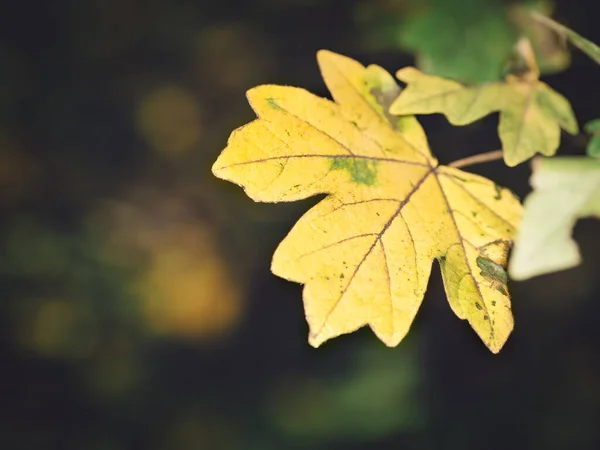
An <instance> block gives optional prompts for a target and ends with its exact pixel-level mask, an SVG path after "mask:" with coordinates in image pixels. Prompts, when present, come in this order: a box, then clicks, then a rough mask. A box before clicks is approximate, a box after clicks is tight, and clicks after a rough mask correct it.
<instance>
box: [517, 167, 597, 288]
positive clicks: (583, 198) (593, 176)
mask: <svg viewBox="0 0 600 450" xmlns="http://www.w3.org/2000/svg"><path fill="white" fill-rule="evenodd" d="M535 166H536V167H535V170H534V174H533V176H532V178H531V185H532V186H533V189H534V191H533V193H532V194H531V195H529V196H528V197H527V199H526V200H525V213H524V217H523V222H522V224H521V226H520V227H519V238H518V241H517V243H518V244H517V245H516V246H515V250H514V252H513V255H512V258H511V262H510V275H511V277H513V278H514V279H515V280H519V279H521V280H522V279H525V278H529V277H531V276H534V275H539V274H542V273H548V272H555V271H557V270H563V269H567V268H570V267H574V266H576V265H578V264H579V263H580V262H581V257H580V255H579V251H578V249H577V244H576V243H575V241H573V239H571V237H570V234H571V232H572V229H573V226H574V225H575V222H576V221H577V219H579V218H580V217H588V216H596V217H598V218H600V160H594V159H591V158H585V157H561V158H552V159H540V160H539V161H536V162H535Z"/></svg>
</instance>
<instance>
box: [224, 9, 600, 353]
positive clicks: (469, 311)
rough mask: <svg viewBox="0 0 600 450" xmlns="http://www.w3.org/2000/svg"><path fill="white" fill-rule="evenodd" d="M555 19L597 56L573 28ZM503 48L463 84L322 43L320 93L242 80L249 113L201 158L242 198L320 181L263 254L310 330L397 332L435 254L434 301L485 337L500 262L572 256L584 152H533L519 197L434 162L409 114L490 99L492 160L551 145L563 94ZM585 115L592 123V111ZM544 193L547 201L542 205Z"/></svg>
mask: <svg viewBox="0 0 600 450" xmlns="http://www.w3.org/2000/svg"><path fill="white" fill-rule="evenodd" d="M535 17H537V16H535ZM548 20H549V19H546V18H544V19H542V21H543V22H544V23H547V21H548ZM552 26H554V25H552ZM561 32H563V33H565V32H564V31H563V30H561ZM565 34H566V36H567V38H569V39H571V40H573V42H574V43H576V45H578V46H579V47H580V48H583V49H584V51H591V52H592V55H593V56H594V55H595V56H597V55H596V53H594V52H595V51H596V50H597V48H594V47H592V46H591V45H590V44H587V43H585V40H583V41H582V40H581V39H583V38H581V37H575V36H578V35H574V34H572V32H571V34H569V33H565ZM584 44H585V45H584ZM590 49H591V50H590ZM515 56H516V60H517V61H518V67H520V70H518V71H517V70H515V71H513V73H510V74H508V75H507V76H506V77H505V79H504V80H503V81H501V82H493V83H486V84H483V85H479V86H465V85H462V84H460V83H458V82H456V81H453V80H448V79H445V78H441V77H438V76H433V75H428V74H425V73H423V72H420V71H419V70H417V69H415V68H412V67H407V68H403V69H400V70H399V71H398V72H397V73H396V77H397V78H398V79H399V80H400V81H402V82H404V83H405V84H406V85H407V86H406V88H405V89H403V90H402V89H401V88H400V87H399V86H398V85H397V83H396V82H395V81H394V79H393V77H392V76H391V75H390V74H389V73H387V72H386V71H385V70H384V69H382V68H381V67H379V66H376V65H370V66H368V67H364V66H362V65H361V64H360V63H358V62H357V61H354V60H353V59H350V58H348V57H345V56H342V55H338V54H336V53H333V52H330V51H325V50H322V51H320V52H319V53H318V62H319V66H320V69H321V73H322V76H323V78H324V80H325V83H326V84H327V87H328V88H329V91H330V92H331V94H332V97H333V100H334V101H330V100H326V99H323V98H319V97H316V96H314V95H313V94H311V93H309V92H307V91H305V90H303V89H300V88H294V87H287V86H276V85H263V86H259V87H256V88H253V89H251V90H250V91H248V100H249V102H250V104H251V106H252V108H253V109H254V111H255V112H256V114H257V116H258V117H257V119H256V120H255V121H253V122H251V123H249V124H247V125H245V126H243V127H241V128H239V129H237V130H235V131H234V132H233V133H232V135H231V137H230V139H229V142H228V145H227V148H226V149H225V150H224V151H223V152H222V154H221V155H220V156H219V158H218V159H217V161H216V162H215V163H214V165H213V173H214V174H215V175H216V176H217V177H219V178H222V179H225V180H228V181H231V182H234V183H237V184H239V185H241V186H242V187H243V188H244V190H245V192H246V194H247V195H248V196H250V197H251V198H252V199H253V200H255V201H261V202H282V201H295V200H300V199H304V198H307V197H310V196H314V195H316V194H327V196H326V197H325V199H323V200H322V201H321V202H319V203H318V204H317V205H316V206H314V207H313V208H312V209H310V210H309V211H308V212H307V213H306V214H305V215H304V216H303V217H302V218H301V219H300V220H299V221H298V222H297V223H296V225H295V226H294V227H293V229H292V230H291V231H290V233H289V234H288V236H287V237H286V238H285V239H284V240H283V241H282V242H281V243H280V245H279V247H278V248H277V250H276V251H275V254H274V256H273V262H272V266H271V268H272V271H273V273H275V274H276V275H278V276H280V277H282V278H285V279H288V280H290V281H294V282H298V283H302V284H304V292H303V298H304V307H305V312H306V318H307V321H308V324H309V327H310V334H309V342H310V343H311V344H312V345H314V346H318V345H320V344H322V343H323V342H325V341H326V340H328V339H330V338H333V337H335V336H338V335H340V334H343V333H350V332H352V331H354V330H356V329H358V328H360V327H362V326H364V325H369V326H370V328H371V329H372V330H373V331H374V333H375V334H376V335H377V336H378V337H379V338H380V339H381V340H382V341H383V342H384V343H385V344H387V345H389V346H395V345H397V344H398V343H399V342H400V341H401V340H402V339H403V338H404V336H405V335H406V334H407V332H408V330H409V328H410V326H411V324H412V322H413V319H414V317H415V315H416V313H417V310H418V308H419V306H420V304H421V301H422V299H423V296H424V294H425V290H426V288H427V282H428V279H429V276H430V272H431V265H432V261H433V260H437V261H438V263H439V266H440V269H441V273H442V279H443V282H444V288H445V291H446V295H447V297H448V301H449V304H450V307H451V308H452V310H453V311H454V313H455V314H456V315H457V316H458V317H459V318H461V319H464V320H467V321H468V322H469V323H470V325H471V326H472V328H473V329H474V330H475V332H476V333H477V334H478V335H479V337H480V338H481V339H482V341H483V342H484V343H485V344H486V346H487V347H488V348H489V349H490V350H491V351H492V352H494V353H495V352H498V351H499V350H500V349H501V348H502V346H503V345H504V343H505V342H506V340H507V338H508V336H509V334H510V332H511V331H512V328H513V317H512V313H511V307H510V296H509V291H508V287H507V283H508V274H507V267H509V273H510V274H511V276H512V277H513V278H524V277H527V276H531V275H534V274H538V273H542V272H545V271H549V270H556V269H558V268H563V267H567V266H569V265H572V264H574V263H576V262H577V256H578V254H577V251H576V248H574V243H572V242H571V241H569V238H568V235H569V232H570V227H572V225H573V223H574V221H575V220H576V218H577V217H582V216H584V215H590V214H598V212H599V211H600V193H599V189H600V172H599V171H600V168H599V166H598V161H597V160H595V159H592V158H590V157H587V158H580V159H578V160H576V161H571V160H567V159H565V158H553V159H552V160H549V161H545V160H543V161H541V162H539V163H537V167H538V168H537V169H536V172H535V174H534V178H533V186H534V188H535V189H536V191H535V192H534V193H533V194H532V195H531V196H530V197H529V198H528V199H527V200H526V201H525V211H524V213H523V209H522V205H521V203H520V202H519V201H518V199H516V197H515V196H514V195H512V193H511V192H510V191H509V190H507V189H505V188H501V187H499V186H497V185H496V184H495V183H494V182H492V181H491V180H488V179H486V178H483V177H480V176H477V175H474V174H472V173H469V172H465V171H463V170H460V169H458V168H457V167H458V165H459V164H456V165H455V166H456V167H451V166H452V164H450V166H441V165H439V164H438V161H437V160H436V158H435V157H434V156H433V155H432V153H431V151H430V149H429V146H428V143H427V139H426V135H425V132H424V130H423V129H422V128H421V125H420V124H419V122H418V121H417V119H416V118H415V114H431V113H442V114H444V115H445V116H446V117H447V118H448V120H449V121H450V122H451V123H452V124H454V125H465V124H468V123H472V122H474V121H476V120H478V119H480V118H482V117H484V116H486V115H488V114H490V113H492V112H496V111H498V112H500V122H499V127H498V132H499V136H500V140H501V142H502V147H503V152H502V154H503V156H504V160H505V162H506V164H507V165H509V166H515V165H517V164H519V163H521V162H523V161H526V160H528V159H530V158H531V157H532V156H534V155H535V154H536V153H540V154H542V155H544V156H551V155H554V153H555V152H556V150H557V149H558V146H559V141H560V129H561V128H562V129H564V130H565V131H567V132H569V133H571V134H577V133H578V125H577V121H576V119H575V117H574V114H573V111H572V109H571V106H570V104H569V102H568V100H567V99H565V98H564V97H563V96H562V95H560V94H559V93H558V92H556V91H554V90H553V89H552V88H550V87H549V86H548V85H547V84H545V83H543V82H541V81H540V80H539V74H540V72H539V69H538V66H537V63H536V58H535V56H534V52H533V50H532V47H531V45H530V43H529V41H528V40H527V39H522V40H520V41H519V42H518V44H517V46H516V48H515ZM587 129H588V130H590V131H591V132H593V133H597V132H598V130H599V127H598V123H597V122H595V123H593V124H591V125H588V127H587ZM596 138H598V136H596ZM591 147H592V151H591V152H590V154H592V153H594V152H595V150H594V148H595V147H594V146H593V145H591ZM536 161H537V160H536ZM573 186H575V187H573ZM561 195H562V197H561ZM557 198H560V199H561V203H560V206H559V207H560V208H562V215H558V214H554V215H553V217H552V218H546V216H545V214H548V212H549V211H548V207H549V205H552V206H553V207H554V208H556V201H555V200H556V199H557ZM523 214H524V220H523V222H522V224H521V225H520V223H521V217H522V215H523ZM540 227H542V228H541V230H540ZM544 230H546V232H545V231H544ZM532 232H534V233H535V232H537V234H536V236H534V237H532V235H531V233H532ZM515 239H516V241H517V244H516V249H515V252H514V254H515V256H513V258H512V261H511V263H510V265H509V263H508V254H509V251H510V249H511V247H512V245H513V242H514V241H515ZM542 250H543V251H542ZM524 261H526V262H525V263H524ZM535 261H538V262H535ZM540 261H541V263H540Z"/></svg>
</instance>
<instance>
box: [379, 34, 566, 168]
mask: <svg viewBox="0 0 600 450" xmlns="http://www.w3.org/2000/svg"><path fill="white" fill-rule="evenodd" d="M519 48H520V52H521V53H522V54H524V58H525V59H526V60H527V64H528V67H529V70H528V71H527V72H526V73H525V74H524V75H523V76H518V77H517V76H514V75H509V76H507V77H506V80H505V81H504V82H499V83H488V84H483V85H480V86H474V87H467V86H463V85H462V84H460V83H458V82H456V81H452V80H447V79H445V78H440V77H436V76H433V75H427V74H424V73H422V72H420V71H419V70H417V69H415V68H414V67H405V68H403V69H400V70H399V71H398V72H397V73H396V77H397V78H398V79H399V80H401V81H403V82H405V83H407V84H408V86H407V88H406V89H404V91H403V92H402V95H400V96H399V97H398V98H397V99H396V101H395V102H394V103H393V104H392V105H391V106H390V113H392V114H396V115H404V114H432V113H442V114H444V115H445V116H446V118H447V119H448V121H449V122H450V123H451V124H453V125H466V124H469V123H471V122H474V121H476V120H479V119H481V118H482V117H484V116H487V115H488V114H491V113H492V112H495V111H500V123H499V125H498V134H499V136H500V140H501V142H502V149H503V150H504V161H505V162H506V164H507V165H508V166H511V167H513V166H516V165H517V164H519V163H521V162H523V161H526V160H528V159H529V158H531V157H532V156H533V155H535V154H536V153H541V154H542V155H546V156H552V155H554V153H556V150H557V149H558V146H559V144H560V129H561V127H562V128H563V129H565V130H566V131H567V132H569V133H571V134H577V133H578V126H577V121H576V120H575V116H574V114H573V110H572V109H571V105H570V103H569V101H568V100H567V99H566V98H565V97H563V96H562V95H561V94H559V93H558V92H556V91H555V90H553V89H552V88H550V86H548V85H547V84H546V83H543V82H541V81H539V70H538V68H537V66H536V65H535V58H534V57H533V53H532V50H531V46H530V45H528V43H527V41H521V42H520V43H519Z"/></svg>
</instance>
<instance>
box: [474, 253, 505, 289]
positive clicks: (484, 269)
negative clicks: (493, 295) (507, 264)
mask: <svg viewBox="0 0 600 450" xmlns="http://www.w3.org/2000/svg"><path fill="white" fill-rule="evenodd" d="M477 266H478V267H479V268H480V269H481V276H482V277H483V278H485V279H487V280H488V281H490V282H491V283H492V284H493V286H494V287H495V288H496V289H497V290H498V291H500V292H501V293H502V294H504V295H507V294H506V289H504V285H505V284H506V283H507V282H508V275H507V274H506V270H504V267H502V266H501V265H500V264H497V263H495V262H494V261H492V260H491V259H489V258H486V257H485V256H478V257H477Z"/></svg>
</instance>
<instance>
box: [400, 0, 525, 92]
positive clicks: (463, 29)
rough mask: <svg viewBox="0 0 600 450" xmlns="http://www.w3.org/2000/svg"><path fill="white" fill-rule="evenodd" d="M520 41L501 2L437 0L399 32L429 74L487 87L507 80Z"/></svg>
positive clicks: (404, 43) (402, 40) (403, 43)
mask: <svg viewBox="0 0 600 450" xmlns="http://www.w3.org/2000/svg"><path fill="white" fill-rule="evenodd" d="M517 37H518V33H517V29H516V27H515V26H514V25H513V24H512V23H511V22H510V20H509V18H508V16H507V13H506V9H505V7H504V6H503V5H502V3H501V2H499V1H496V0H493V1H481V0H460V1H451V2H449V1H447V0H433V1H431V2H430V5H429V7H427V8H425V9H423V10H421V11H418V12H415V13H414V14H413V15H412V17H411V19H410V20H407V21H406V23H405V24H404V26H403V27H401V28H400V35H399V40H400V43H401V44H402V46H404V47H405V48H406V49H408V50H411V51H414V52H416V53H417V55H418V58H419V66H420V67H421V68H422V69H423V70H424V71H425V72H428V73H431V74H436V75H439V76H442V77H446V78H453V79H456V80H461V81H463V82H469V83H483V82H487V81H495V80H498V79H500V78H501V77H502V72H503V68H504V64H505V63H506V61H507V60H508V58H509V57H510V55H511V52H512V47H513V45H514V43H515V42H516V40H517Z"/></svg>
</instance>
